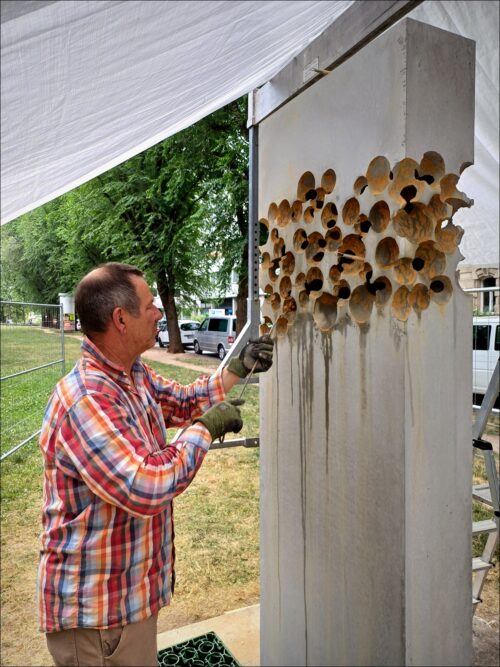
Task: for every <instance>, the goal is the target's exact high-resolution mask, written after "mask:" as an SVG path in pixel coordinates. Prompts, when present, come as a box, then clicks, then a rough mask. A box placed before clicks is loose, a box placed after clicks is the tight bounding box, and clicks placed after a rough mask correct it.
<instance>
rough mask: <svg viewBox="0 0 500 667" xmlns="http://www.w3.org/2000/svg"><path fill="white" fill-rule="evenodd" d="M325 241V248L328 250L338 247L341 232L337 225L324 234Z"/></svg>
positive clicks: (340, 241) (340, 240)
mask: <svg viewBox="0 0 500 667" xmlns="http://www.w3.org/2000/svg"><path fill="white" fill-rule="evenodd" d="M325 241H326V250H327V251H328V252H333V251H334V250H337V248H339V247H340V244H341V243H342V232H341V231H340V229H339V228H338V227H334V228H333V229H330V230H328V231H327V232H326V234H325Z"/></svg>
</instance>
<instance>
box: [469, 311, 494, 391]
mask: <svg viewBox="0 0 500 667" xmlns="http://www.w3.org/2000/svg"><path fill="white" fill-rule="evenodd" d="M499 350H500V317H499V316H498V315H490V316H485V317H474V318H473V320H472V392H473V394H482V395H484V394H485V393H486V389H487V388H488V384H489V382H490V378H491V376H492V375H493V371H494V370H495V366H496V363H497V360H498V353H499Z"/></svg>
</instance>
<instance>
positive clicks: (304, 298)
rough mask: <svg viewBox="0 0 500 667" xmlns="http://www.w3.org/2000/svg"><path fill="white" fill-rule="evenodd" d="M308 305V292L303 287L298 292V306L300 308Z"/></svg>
mask: <svg viewBox="0 0 500 667" xmlns="http://www.w3.org/2000/svg"><path fill="white" fill-rule="evenodd" d="M308 305H309V292H308V291H307V290H305V289H303V290H301V291H300V292H299V306H300V307H301V308H307V307H308Z"/></svg>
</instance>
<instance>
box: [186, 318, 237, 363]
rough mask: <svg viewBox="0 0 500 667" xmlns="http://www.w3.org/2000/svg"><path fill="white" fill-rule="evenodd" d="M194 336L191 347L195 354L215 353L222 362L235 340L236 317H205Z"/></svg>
mask: <svg viewBox="0 0 500 667" xmlns="http://www.w3.org/2000/svg"><path fill="white" fill-rule="evenodd" d="M194 334H195V337H194V341H193V346H194V351H195V352H196V354H202V352H205V351H206V352H216V353H217V356H218V357H219V359H220V360H221V361H222V359H224V357H225V356H226V353H227V351H228V350H229V348H230V347H231V345H232V344H233V343H234V341H235V339H236V317H235V316H234V315H218V316H217V317H207V318H206V319H204V320H203V322H202V323H201V325H200V328H199V329H198V331H195V332H194Z"/></svg>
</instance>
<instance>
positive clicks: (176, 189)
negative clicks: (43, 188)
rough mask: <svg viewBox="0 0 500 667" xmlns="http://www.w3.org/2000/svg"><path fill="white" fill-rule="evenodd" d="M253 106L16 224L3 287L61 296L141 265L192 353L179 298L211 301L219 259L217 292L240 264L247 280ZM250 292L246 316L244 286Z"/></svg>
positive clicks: (176, 343)
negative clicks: (112, 270)
mask: <svg viewBox="0 0 500 667" xmlns="http://www.w3.org/2000/svg"><path fill="white" fill-rule="evenodd" d="M245 106H246V105H245V101H244V100H239V101H237V102H234V103H232V104H230V105H228V106H227V107H225V108H224V109H220V110H219V111H216V112H215V113H214V114H211V116H208V117H207V118H205V119H203V120H201V121H200V122H199V123H196V124H195V125H193V126H191V127H190V128H187V129H186V130H184V131H183V132H180V133H179V134H177V135H174V136H173V137H170V138H169V139H167V140H165V141H163V142H161V143H159V144H157V145H156V146H153V147H152V148H150V149H148V150H146V151H144V152H143V153H141V154H140V155H137V156H135V157H134V158H131V159H130V160H127V161H126V162H124V163H123V164H121V165H118V166H117V167H115V168H114V169H111V170H110V171H108V172H107V173H105V174H103V175H101V176H99V177H97V178H95V179H93V180H92V181H90V182H88V183H86V184H84V185H82V186H80V187H79V188H77V189H75V190H73V191H72V192H70V193H67V194H66V195H64V196H62V197H59V198H58V199H57V200H54V201H52V202H49V203H48V204H45V205H44V206H42V207H40V208H39V209H36V210H35V211H32V212H30V213H28V214H26V215H24V216H21V217H20V218H18V219H17V220H16V221H13V222H11V223H9V224H8V231H6V232H5V233H4V231H3V230H2V237H3V238H8V244H7V248H6V252H5V253H3V254H2V274H3V273H4V271H6V278H5V280H4V278H3V277H2V285H3V284H4V283H5V286H6V289H8V290H9V294H13V293H14V292H15V293H16V294H18V295H19V296H20V297H22V298H24V299H26V300H29V299H33V300H43V301H44V302H50V301H52V302H57V299H58V294H59V292H63V291H71V290H73V289H74V287H75V285H76V283H77V282H78V280H79V279H80V278H81V277H82V276H83V275H84V274H85V273H86V272H87V271H88V270H90V269H91V268H92V267H93V266H95V265H96V264H99V263H101V262H105V261H113V260H114V261H125V262H129V263H133V264H136V265H137V266H139V267H140V268H141V269H142V270H144V271H145V273H146V275H147V277H148V279H149V281H150V282H156V285H157V287H158V293H159V295H160V298H161V300H162V303H163V306H164V309H165V314H166V316H167V323H168V328H169V339H170V350H171V351H173V352H182V351H183V347H182V343H181V338H180V331H179V327H178V321H177V305H176V301H178V300H179V299H184V300H186V299H189V297H194V296H198V297H201V298H206V296H207V286H208V285H209V284H212V282H211V274H212V271H211V268H212V266H213V264H214V261H216V262H217V264H218V267H219V273H218V285H216V288H218V289H220V290H222V287H223V285H225V284H227V283H228V282H229V276H230V273H231V270H232V269H233V268H236V269H237V271H238V272H239V275H240V277H241V282H242V284H243V285H245V280H246V273H247V266H246V264H247V262H246V252H245V244H246V234H247V203H246V202H247V191H248V186H247V183H248V176H247V152H248V148H247V139H246V127H245V122H246V113H245ZM14 265H15V266H14ZM7 286H8V287H7ZM242 294H244V296H243V299H242V306H241V307H238V315H239V316H241V314H243V317H239V321H242V322H244V321H245V317H246V300H245V298H244V297H245V296H246V292H245V288H244V287H243V290H242ZM240 328H241V324H240Z"/></svg>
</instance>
